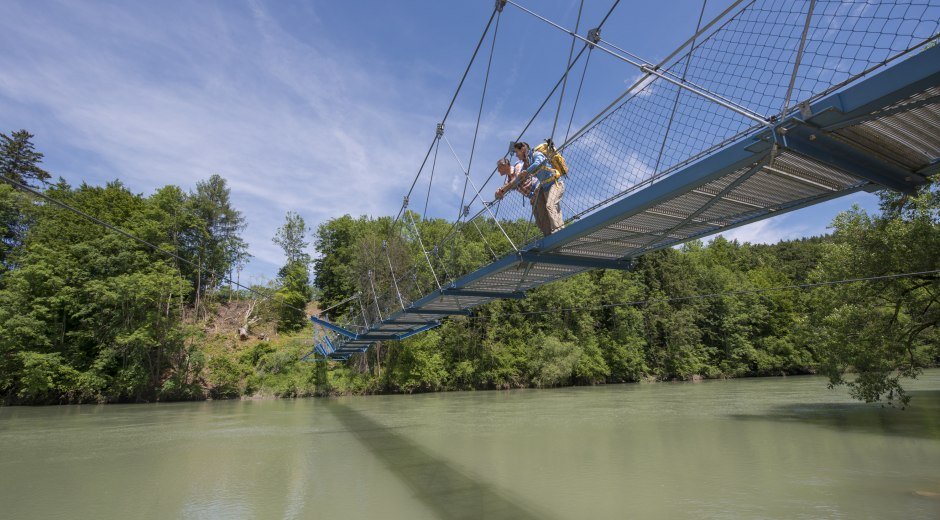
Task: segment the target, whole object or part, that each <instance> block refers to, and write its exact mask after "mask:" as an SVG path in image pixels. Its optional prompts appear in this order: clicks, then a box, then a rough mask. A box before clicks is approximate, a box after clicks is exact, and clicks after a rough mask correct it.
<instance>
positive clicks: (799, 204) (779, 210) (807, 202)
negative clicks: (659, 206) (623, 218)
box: [649, 186, 864, 251]
mask: <svg viewBox="0 0 940 520" xmlns="http://www.w3.org/2000/svg"><path fill="white" fill-rule="evenodd" d="M863 188H864V186H858V187H854V188H850V189H846V190H840V191H835V192H830V193H826V194H824V195H819V196H816V197H810V198H808V199H802V200H799V201H794V202H791V203H789V204H784V205H782V206H778V207H776V208H767V209H766V210H765V211H763V212H760V213H756V214H755V215H753V216H751V217H748V218H745V219H743V220H740V221H738V222H735V223H734V224H731V225H730V226H724V227H722V228H720V229H709V230H707V231H703V232H701V233H696V234H694V235H690V236H688V237H687V238H684V239H682V240H673V241H670V242H664V243H661V244H657V245H656V246H655V247H653V248H652V249H650V250H649V251H657V250H660V249H665V248H667V247H672V246H676V245H679V244H681V243H683V242H689V241H691V240H696V239H699V238H704V237H707V236H710V235H714V234H716V233H719V232H721V233H724V232H725V231H729V230H732V229H734V228H737V227H741V226H745V225H747V224H753V223H754V222H758V221H760V220H763V219H765V218H768V217H776V216H777V215H783V214H784V213H789V212H791V211H795V210H798V209H803V208H806V207H808V206H813V205H816V204H820V203H822V202H827V201H830V200H834V199H838V198H841V197H845V196H846V195H851V194H853V193H857V192H859V191H861V190H862V189H863Z"/></svg>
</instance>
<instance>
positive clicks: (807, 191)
mask: <svg viewBox="0 0 940 520" xmlns="http://www.w3.org/2000/svg"><path fill="white" fill-rule="evenodd" d="M616 6H617V2H614V5H613V7H611V9H610V11H608V13H607V16H605V17H604V18H603V19H602V20H600V22H599V23H598V24H597V25H594V26H593V27H592V28H591V29H590V30H588V31H585V32H584V35H581V34H579V29H580V25H581V19H580V14H579V19H578V24H577V25H576V27H575V28H574V29H569V28H566V27H563V26H562V25H560V24H558V23H556V22H555V21H553V20H551V19H550V18H548V17H546V16H543V15H542V14H539V13H536V12H534V11H532V10H530V9H528V8H526V7H524V6H522V5H520V4H518V3H516V2H514V1H512V0H498V1H497V2H496V3H495V6H494V8H493V12H492V15H491V16H490V18H489V21H488V23H487V25H486V28H485V29H484V31H483V35H482V36H481V37H480V40H479V42H478V44H477V47H476V49H475V51H474V53H473V58H471V60H470V65H468V67H467V70H469V69H470V67H471V66H472V65H473V63H474V59H475V58H476V56H477V55H478V52H479V51H480V49H481V47H482V45H483V43H484V42H485V40H486V39H487V37H490V38H491V39H492V43H491V44H490V45H491V46H490V49H489V51H490V63H491V61H492V53H493V50H494V48H495V46H496V34H497V32H498V29H499V20H500V17H501V16H502V15H503V13H504V11H506V10H509V9H515V10H518V11H519V12H521V13H524V14H525V15H526V16H529V17H531V18H533V19H534V20H536V21H537V23H546V24H549V25H550V26H552V27H554V28H555V29H557V30H558V32H559V37H563V38H571V41H572V47H571V49H572V52H571V53H570V54H569V56H568V60H567V67H566V68H565V70H564V73H563V74H562V76H561V78H560V79H559V80H558V81H557V82H556V83H555V85H554V88H552V89H551V91H550V92H549V94H548V95H547V96H546V97H545V101H544V102H543V103H542V105H541V107H540V108H539V109H538V111H536V113H535V115H533V116H532V119H530V120H529V123H528V124H527V125H526V127H525V130H523V132H522V133H521V134H520V136H519V137H518V139H517V140H521V139H522V138H524V137H526V135H527V134H526V132H527V131H528V129H529V128H530V127H531V125H532V122H533V121H534V120H535V118H536V117H538V116H539V115H540V114H542V113H545V108H546V106H549V101H550V100H552V99H554V98H555V96H556V95H557V97H558V100H559V101H558V107H559V108H558V111H557V112H556V113H555V116H554V118H555V123H554V124H553V127H555V126H557V122H558V119H559V113H560V112H561V106H562V104H561V99H562V98H563V96H564V95H565V90H566V88H567V89H569V91H571V92H576V94H575V97H574V103H573V108H571V115H570V118H569V121H571V120H573V119H574V114H575V110H576V107H577V104H578V96H580V94H581V87H582V85H583V82H584V77H585V75H586V74H587V73H588V65H589V63H590V59H591V56H592V55H594V54H602V55H605V56H606V57H607V59H614V60H618V61H621V62H623V64H624V66H625V67H630V68H633V69H634V70H636V71H638V72H639V73H640V74H641V75H640V77H639V79H637V80H636V81H635V82H633V84H632V85H631V86H630V87H629V88H628V89H627V90H626V91H625V92H624V93H623V94H622V95H621V96H619V97H618V98H617V99H616V100H614V101H613V102H612V103H610V105H608V106H607V107H606V108H605V109H603V110H601V111H600V112H599V113H597V114H596V115H595V116H594V117H592V118H591V119H590V120H589V121H587V123H586V124H584V125H583V126H581V128H580V129H578V130H576V131H575V132H574V133H572V134H571V135H570V136H566V138H565V140H564V142H563V144H562V145H561V146H559V150H560V151H561V153H562V154H564V156H565V158H566V159H567V161H568V165H569V167H570V173H569V174H568V175H567V176H565V178H564V183H565V185H566V193H565V196H564V198H563V206H562V207H563V210H564V214H565V217H566V226H565V227H564V228H563V229H561V230H560V231H557V232H555V233H553V234H551V235H549V236H547V237H540V236H537V230H536V229H535V228H534V226H533V225H532V222H531V214H530V213H531V210H530V208H529V207H528V204H525V205H520V204H519V203H518V202H515V203H513V202H512V200H511V199H512V197H513V195H511V194H510V195H507V197H506V198H505V199H503V200H487V199H486V198H485V197H484V194H485V193H489V192H492V189H491V188H490V187H489V184H490V181H491V180H493V179H494V174H495V173H496V172H495V170H494V171H492V172H491V173H490V174H489V176H488V177H486V178H485V180H482V181H475V180H474V178H473V177H472V175H471V172H470V171H469V168H464V166H463V164H459V163H460V159H459V157H458V156H457V153H456V152H455V151H454V147H453V145H452V144H451V142H450V140H449V139H448V136H447V135H446V131H445V122H446V120H447V117H448V115H449V114H450V112H451V108H452V107H453V104H454V103H453V100H452V101H451V104H450V107H448V109H447V112H446V113H445V116H444V118H443V119H442V121H441V123H440V124H438V127H437V131H436V132H435V136H434V139H433V141H432V143H431V146H430V147H429V148H428V152H427V154H426V155H425V158H424V161H422V163H421V167H420V168H419V169H418V172H417V174H416V176H415V179H414V181H413V182H412V184H411V188H410V189H409V191H408V192H407V194H406V195H405V197H404V198H403V203H402V207H401V209H400V211H399V212H398V215H397V216H396V218H395V220H394V222H393V225H392V226H391V229H390V231H389V233H388V236H387V238H386V240H385V241H384V242H383V243H382V247H381V250H379V251H375V255H374V256H375V258H374V259H373V264H372V265H373V268H372V269H369V270H368V271H367V272H363V273H361V276H360V277H359V278H360V279H359V286H360V289H359V291H358V292H357V293H355V294H353V295H352V296H350V297H349V298H348V299H347V300H345V301H343V302H340V303H339V304H337V306H338V307H339V306H342V307H345V309H346V311H345V312H344V313H343V315H344V317H345V320H342V321H340V322H338V323H337V322H334V321H332V320H330V319H329V318H328V312H327V311H324V312H321V314H319V315H317V316H313V317H311V319H312V321H313V322H314V323H315V324H316V325H317V327H316V333H315V334H316V336H315V345H316V347H315V350H314V352H312V353H311V354H313V353H316V354H319V355H320V356H323V357H327V358H332V359H347V358H348V357H349V356H350V355H352V354H354V353H357V352H363V351H365V350H366V349H368V348H369V346H371V345H372V344H374V343H376V342H379V341H387V340H402V339H405V338H407V337H410V336H412V335H415V334H418V333H421V332H424V331H427V330H429V329H432V328H434V327H436V326H438V325H439V324H440V323H441V320H442V319H443V318H445V317H447V316H454V315H468V314H470V311H471V310H472V309H474V308H476V307H478V306H481V305H484V304H486V303H488V302H490V301H493V300H496V299H504V298H524V297H525V295H526V292H527V291H529V290H532V289H535V288H537V287H539V286H541V285H544V284H547V283H551V282H553V281H557V280H560V279H563V278H567V277H570V276H573V275H575V274H578V273H581V272H584V271H587V270H591V269H630V268H631V266H632V264H633V261H634V259H636V258H637V257H638V256H640V255H643V254H645V253H648V252H650V251H655V250H657V249H662V248H668V247H672V246H675V245H677V244H681V243H683V242H686V241H689V240H694V239H696V238H700V237H705V236H709V235H713V234H715V233H719V232H722V231H727V230H730V229H732V228H735V227H737V226H742V225H745V224H749V223H752V222H756V221H759V220H761V219H765V218H768V217H772V216H776V215H780V214H783V213H786V212H789V211H794V210H797V209H800V208H805V207H807V206H811V205H814V204H818V203H821V202H824V201H828V200H832V199H835V198H838V197H842V196H845V195H848V194H851V193H855V192H858V191H876V190H882V189H890V190H896V191H899V192H904V193H912V192H914V191H915V190H916V189H917V187H918V186H920V185H922V184H924V183H926V182H927V181H928V178H929V177H931V176H933V175H935V174H937V173H940V131H938V130H940V48H938V46H937V40H938V29H940V22H938V20H940V1H938V0H922V1H917V0H909V1H901V0H898V1H883V2H851V1H839V0H752V1H743V0H739V1H736V2H733V3H732V4H731V5H730V6H729V7H728V8H727V9H725V10H724V11H723V12H722V13H720V14H719V15H718V16H717V17H715V18H714V19H712V20H711V21H708V22H707V23H704V22H705V21H704V20H701V17H700V20H699V24H698V27H697V29H696V32H695V33H694V34H693V35H692V36H691V37H690V38H689V39H688V40H687V41H686V42H685V43H683V44H682V45H681V46H679V47H678V48H677V49H675V50H674V51H673V52H671V53H670V54H669V55H668V57H667V58H665V59H664V60H661V61H660V62H659V63H651V62H649V61H647V60H644V59H642V58H641V57H639V56H637V55H635V54H633V53H631V52H629V51H627V50H625V49H623V48H621V47H620V46H618V45H616V44H615V43H613V42H610V41H608V40H607V39H605V38H603V37H602V36H601V34H602V33H603V34H606V33H608V32H610V33H613V32H615V31H613V30H610V29H609V28H604V27H603V26H604V24H605V22H606V21H607V18H608V17H609V16H610V13H611V12H612V11H613V10H614V9H615V8H616ZM582 7H583V4H582ZM703 12H704V6H703ZM576 48H578V49H579V52H574V51H575V49H576ZM581 62H583V65H580V67H579V66H578V64H579V63H581ZM489 67H490V64H489V63H488V64H487V68H486V76H485V79H484V98H485V85H486V81H487V80H488V79H489ZM579 68H580V70H581V72H580V78H576V76H577V75H578V74H577V73H576V72H575V71H577V70H578V69H579ZM466 77H467V73H466V72H465V73H464V77H463V78H464V79H466ZM464 79H462V80H461V82H460V85H461V86H462V85H463V82H464ZM575 85H577V87H576V86H575ZM459 90H460V87H459V86H458V92H459ZM454 99H456V93H455V95H454ZM482 111H483V100H481V103H480V113H481V114H482ZM479 121H480V119H479V115H478V117H477V127H476V128H477V131H476V132H475V133H474V139H473V145H471V157H472V149H473V146H475V144H476V139H477V132H478V131H479ZM563 121H564V120H563ZM568 126H569V128H570V123H569V125H568ZM553 133H554V130H553ZM532 137H534V136H530V139H529V140H530V141H533V142H534V141H537V139H534V138H532ZM448 152H449V153H450V154H452V155H453V157H454V159H456V160H457V162H458V164H459V167H460V169H461V170H462V171H463V173H464V197H463V200H461V203H460V205H459V206H458V208H456V211H455V213H456V214H458V215H459V217H458V218H457V219H456V221H455V222H453V225H452V227H451V229H450V231H449V233H447V234H446V235H445V236H444V237H442V238H438V239H436V240H434V241H431V240H430V239H429V238H430V237H428V236H427V226H426V222H425V220H424V215H423V214H418V213H417V212H416V211H413V210H410V209H409V203H410V201H412V200H414V199H416V198H422V197H421V195H422V194H424V184H423V183H424V182H426V184H427V192H426V195H425V197H424V198H425V212H426V211H427V202H426V201H427V199H428V198H430V196H431V193H432V190H433V189H434V184H433V183H434V172H435V168H436V165H437V162H438V159H439V154H440V153H443V154H444V155H445V156H446V155H447V154H448ZM432 158H433V159H432ZM429 162H430V165H429ZM496 179H497V180H498V179H499V177H498V176H497V177H496ZM471 242H472V243H474V244H478V245H479V246H480V247H482V248H483V254H482V255H481V256H480V258H481V259H482V260H481V259H476V260H474V261H470V262H467V261H465V259H464V260H463V261H458V257H459V256H460V255H459V249H460V248H463V247H467V244H468V243H471Z"/></svg>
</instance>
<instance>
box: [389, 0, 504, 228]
mask: <svg viewBox="0 0 940 520" xmlns="http://www.w3.org/2000/svg"><path fill="white" fill-rule="evenodd" d="M499 12H501V8H500V7H499V5H497V6H496V7H494V8H493V12H492V13H490V19H489V20H488V21H487V22H486V27H485V28H484V29H483V34H481V35H480V39H479V41H477V45H476V47H474V49H473V54H472V55H471V56H470V62H469V63H467V67H466V68H465V69H464V71H463V76H461V78H460V83H458V84H457V90H456V91H454V95H453V96H452V97H451V98H450V104H449V105H447V111H446V112H444V117H443V118H442V119H441V124H444V123H446V122H447V116H449V115H450V111H451V109H453V108H454V103H455V102H456V101H457V95H458V94H460V89H462V88H463V83H464V81H465V80H466V79H467V74H469V73H470V67H471V66H472V65H473V62H474V60H476V57H477V53H478V52H479V51H480V46H482V45H483V40H485V39H486V34H487V33H488V32H490V25H492V24H493V19H494V18H495V17H496V14H497V13H499ZM435 141H436V138H435ZM433 148H434V141H432V142H431V146H429V147H428V151H427V153H426V154H424V160H423V161H421V166H420V167H418V173H416V174H415V178H414V180H413V181H412V182H411V187H410V188H408V194H407V195H406V196H405V197H410V196H411V192H412V191H413V190H414V189H415V184H417V182H418V178H419V177H421V172H422V171H423V170H424V166H425V164H427V162H428V158H429V157H430V156H431V150H432V149H433ZM404 210H405V208H404V207H402V209H401V210H399V213H398V216H396V217H395V219H396V220H397V219H399V218H400V217H401V212H402V211H404Z"/></svg>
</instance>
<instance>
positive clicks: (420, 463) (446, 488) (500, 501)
mask: <svg viewBox="0 0 940 520" xmlns="http://www.w3.org/2000/svg"><path fill="white" fill-rule="evenodd" d="M328 407H329V409H330V411H331V412H332V413H333V414H334V415H335V416H336V417H337V418H338V419H339V420H340V421H341V422H342V423H343V425H344V426H345V427H346V428H348V429H349V433H352V434H353V435H354V436H355V437H356V439H357V440H358V441H359V442H361V443H362V444H363V445H364V446H365V447H366V448H368V449H369V451H370V452H372V454H373V455H375V456H376V457H378V458H379V460H381V461H382V463H383V464H384V465H385V466H386V467H387V468H388V469H389V470H391V471H392V473H394V474H395V475H397V476H398V477H399V478H400V479H401V480H402V481H403V482H404V483H405V484H407V485H408V487H409V488H411V490H412V491H413V492H414V494H415V497H416V498H418V499H419V500H421V501H422V502H423V503H424V504H426V505H427V506H428V507H430V508H431V509H432V510H433V511H435V512H436V513H437V515H438V516H439V517H440V518H445V519H451V518H468V519H469V518H495V519H501V518H506V519H510V518H512V519H526V518H548V516H547V515H546V513H545V512H544V511H535V510H533V509H531V508H528V507H525V506H523V505H521V504H520V503H519V501H518V500H513V499H512V497H511V496H510V495H509V493H507V492H506V491H505V490H501V489H496V488H495V487H494V486H492V485H490V484H487V483H486V482H484V481H482V480H481V479H480V478H479V477H477V476H475V475H472V474H470V473H467V472H466V471H463V470H460V469H458V468H457V467H456V466H455V465H454V464H452V463H450V462H447V461H446V460H443V459H441V458H440V457H438V456H436V455H434V454H433V453H431V452H429V451H428V450H426V449H424V448H422V447H421V446H419V445H417V444H416V443H414V442H412V441H410V440H408V439H407V438H406V437H404V436H402V435H401V434H399V433H396V432H395V431H394V430H393V429H392V428H388V427H385V426H383V425H382V424H380V423H378V422H376V421H374V420H372V419H370V418H369V417H367V416H366V415H364V414H362V413H360V412H358V411H356V410H353V409H352V408H350V407H348V406H346V405H343V404H341V403H337V402H330V403H329V404H328Z"/></svg>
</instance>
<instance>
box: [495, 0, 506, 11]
mask: <svg viewBox="0 0 940 520" xmlns="http://www.w3.org/2000/svg"><path fill="white" fill-rule="evenodd" d="M506 1H507V0H496V11H497V12H500V13H501V12H503V8H504V7H506Z"/></svg>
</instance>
